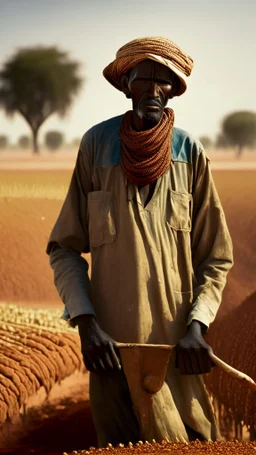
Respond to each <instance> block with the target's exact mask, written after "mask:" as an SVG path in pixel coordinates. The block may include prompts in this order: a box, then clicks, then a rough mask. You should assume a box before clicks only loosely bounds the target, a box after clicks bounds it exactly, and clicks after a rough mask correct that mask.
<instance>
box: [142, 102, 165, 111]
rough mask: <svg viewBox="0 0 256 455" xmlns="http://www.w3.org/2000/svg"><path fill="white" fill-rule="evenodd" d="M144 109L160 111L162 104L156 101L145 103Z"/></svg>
mask: <svg viewBox="0 0 256 455" xmlns="http://www.w3.org/2000/svg"><path fill="white" fill-rule="evenodd" d="M143 107H145V108H146V109H149V110H153V111H155V110H159V109H160V108H161V104H160V103H159V101H154V100H149V101H144V103H143Z"/></svg>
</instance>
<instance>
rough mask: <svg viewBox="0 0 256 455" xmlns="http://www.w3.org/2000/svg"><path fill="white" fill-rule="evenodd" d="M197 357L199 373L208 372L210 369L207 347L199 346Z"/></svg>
mask: <svg viewBox="0 0 256 455" xmlns="http://www.w3.org/2000/svg"><path fill="white" fill-rule="evenodd" d="M197 359H198V363H199V371H200V372H199V374H204V373H209V371H211V364H210V361H211V359H210V357H209V355H208V352H207V349H205V348H201V349H200V350H198V351H197Z"/></svg>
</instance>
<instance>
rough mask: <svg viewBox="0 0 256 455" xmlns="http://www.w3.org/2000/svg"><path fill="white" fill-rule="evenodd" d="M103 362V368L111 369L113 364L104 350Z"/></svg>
mask: <svg viewBox="0 0 256 455" xmlns="http://www.w3.org/2000/svg"><path fill="white" fill-rule="evenodd" d="M103 362H104V365H105V370H107V371H113V369H114V366H113V363H112V360H111V358H110V355H109V353H108V352H106V351H105V352H104V355H103Z"/></svg>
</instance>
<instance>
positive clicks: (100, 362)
mask: <svg viewBox="0 0 256 455" xmlns="http://www.w3.org/2000/svg"><path fill="white" fill-rule="evenodd" d="M95 363H96V365H97V368H98V370H100V371H106V368H105V365H104V361H103V359H102V358H101V357H98V359H97V360H96V361H95Z"/></svg>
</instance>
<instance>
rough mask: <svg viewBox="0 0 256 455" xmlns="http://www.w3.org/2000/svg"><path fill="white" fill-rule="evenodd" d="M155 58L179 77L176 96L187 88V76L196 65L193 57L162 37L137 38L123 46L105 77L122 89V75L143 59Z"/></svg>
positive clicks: (105, 71)
mask: <svg viewBox="0 0 256 455" xmlns="http://www.w3.org/2000/svg"><path fill="white" fill-rule="evenodd" d="M146 59H150V60H154V61H156V62H158V63H161V64H162V65H165V66H167V67H168V68H170V70H171V71H173V72H174V73H175V74H176V76H177V77H178V78H179V81H180V84H179V85H180V87H179V89H178V91H177V92H176V93H175V96H180V95H182V93H184V92H185V90H186V89H187V82H186V80H187V77H188V76H190V74H191V71H192V69H193V66H194V62H193V60H192V58H191V57H190V56H189V55H188V54H186V53H185V52H184V51H183V50H182V49H181V48H180V47H179V46H177V44H175V43H174V42H173V41H171V40H169V39H167V38H162V37H148V38H137V39H135V40H133V41H130V42H129V43H127V44H125V45H124V46H122V47H121V48H120V49H119V50H118V51H117V53H116V58H115V60H114V61H113V62H111V63H110V64H109V65H108V66H107V67H106V68H105V69H104V70H103V75H104V77H105V78H106V79H107V80H108V81H109V82H110V84H112V85H113V86H114V87H115V88H117V89H118V90H121V91H122V87H121V76H122V75H123V74H125V73H127V72H128V71H129V70H130V69H131V68H133V67H134V66H135V65H137V64H138V63H140V62H141V61H142V60H146Z"/></svg>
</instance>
